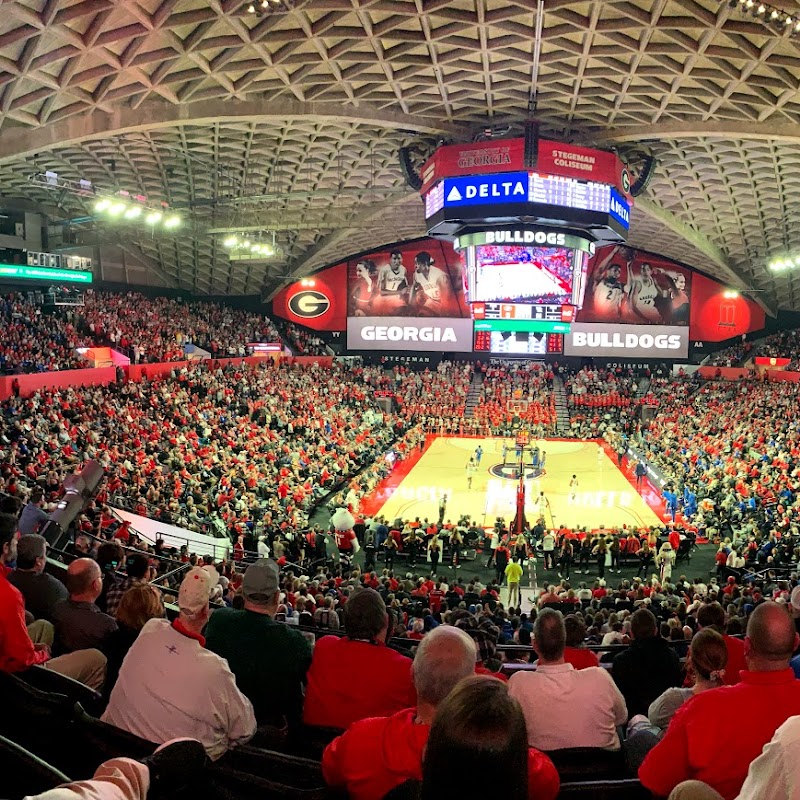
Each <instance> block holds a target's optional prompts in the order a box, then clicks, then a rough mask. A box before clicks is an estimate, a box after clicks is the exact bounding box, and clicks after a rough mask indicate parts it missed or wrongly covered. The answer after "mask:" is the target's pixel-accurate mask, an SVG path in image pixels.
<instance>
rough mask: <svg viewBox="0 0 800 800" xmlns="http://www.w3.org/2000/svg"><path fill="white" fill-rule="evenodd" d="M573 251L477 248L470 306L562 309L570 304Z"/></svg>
mask: <svg viewBox="0 0 800 800" xmlns="http://www.w3.org/2000/svg"><path fill="white" fill-rule="evenodd" d="M573 276H574V251H573V250H571V249H569V248H565V247H525V246H509V245H478V246H477V247H476V248H475V280H474V282H473V283H471V286H472V287H474V297H473V296H471V297H470V298H469V299H470V302H487V303H491V302H502V303H536V304H540V303H542V304H545V303H546V304H552V305H563V304H565V303H570V302H571V301H572V287H573Z"/></svg>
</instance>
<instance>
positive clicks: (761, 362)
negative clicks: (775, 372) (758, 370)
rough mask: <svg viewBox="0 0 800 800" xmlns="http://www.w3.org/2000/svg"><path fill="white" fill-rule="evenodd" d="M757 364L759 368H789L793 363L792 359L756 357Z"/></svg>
mask: <svg viewBox="0 0 800 800" xmlns="http://www.w3.org/2000/svg"><path fill="white" fill-rule="evenodd" d="M755 363H756V366H757V367H780V368H781V369H783V367H788V366H789V364H791V363H792V359H791V358H770V357H769V356H756V357H755Z"/></svg>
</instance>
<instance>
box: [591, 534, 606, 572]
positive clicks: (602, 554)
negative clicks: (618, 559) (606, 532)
mask: <svg viewBox="0 0 800 800" xmlns="http://www.w3.org/2000/svg"><path fill="white" fill-rule="evenodd" d="M607 554H608V544H607V543H606V538H605V536H601V537H600V538H599V539H598V540H597V544H596V545H595V546H594V548H593V549H592V555H594V556H595V557H596V558H597V575H598V577H600V578H604V577H605V575H606V555H607Z"/></svg>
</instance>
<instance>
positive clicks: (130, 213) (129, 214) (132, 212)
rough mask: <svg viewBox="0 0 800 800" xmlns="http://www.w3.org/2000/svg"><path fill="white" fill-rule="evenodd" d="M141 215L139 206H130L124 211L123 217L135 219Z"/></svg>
mask: <svg viewBox="0 0 800 800" xmlns="http://www.w3.org/2000/svg"><path fill="white" fill-rule="evenodd" d="M141 215H142V207H141V206H130V207H129V208H128V209H127V211H126V212H125V219H136V217H140V216H141Z"/></svg>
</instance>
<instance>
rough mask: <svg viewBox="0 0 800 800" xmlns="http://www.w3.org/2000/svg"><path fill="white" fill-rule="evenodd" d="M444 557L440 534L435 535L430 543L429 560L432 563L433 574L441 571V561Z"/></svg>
mask: <svg viewBox="0 0 800 800" xmlns="http://www.w3.org/2000/svg"><path fill="white" fill-rule="evenodd" d="M441 557H442V542H441V540H440V539H439V534H438V533H436V534H434V536H433V538H432V539H431V540H430V542H429V543H428V558H430V561H431V574H432V575H436V573H437V572H438V571H439V559H440V558H441Z"/></svg>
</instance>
